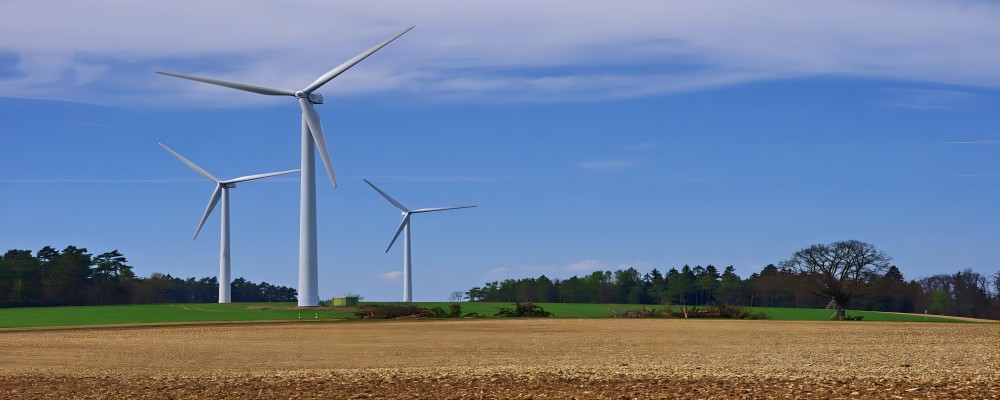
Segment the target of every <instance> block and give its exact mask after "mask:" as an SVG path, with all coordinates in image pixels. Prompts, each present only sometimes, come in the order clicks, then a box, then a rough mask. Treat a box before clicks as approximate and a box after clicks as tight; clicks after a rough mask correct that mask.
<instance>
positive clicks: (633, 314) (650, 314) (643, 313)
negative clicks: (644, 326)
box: [611, 307, 673, 318]
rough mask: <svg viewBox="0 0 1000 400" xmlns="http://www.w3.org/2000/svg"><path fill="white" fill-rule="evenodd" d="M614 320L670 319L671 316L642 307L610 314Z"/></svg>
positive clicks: (662, 311)
mask: <svg viewBox="0 0 1000 400" xmlns="http://www.w3.org/2000/svg"><path fill="white" fill-rule="evenodd" d="M611 316H612V317H614V318H670V317H672V316H673V315H672V314H671V313H669V312H666V311H664V310H657V309H654V308H648V307H642V308H636V309H632V310H625V311H619V312H615V313H612V314H611Z"/></svg>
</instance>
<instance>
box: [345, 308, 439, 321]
mask: <svg viewBox="0 0 1000 400" xmlns="http://www.w3.org/2000/svg"><path fill="white" fill-rule="evenodd" d="M439 309H440V308H439ZM441 312H442V313H443V312H444V310H441ZM430 313H431V310H428V309H426V308H422V307H416V306H400V305H384V304H372V305H365V306H361V308H359V309H358V311H356V312H355V313H354V315H357V316H358V317H359V318H361V319H389V318H402V317H407V318H419V317H423V316H426V315H428V314H430Z"/></svg>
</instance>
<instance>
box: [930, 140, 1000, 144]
mask: <svg viewBox="0 0 1000 400" xmlns="http://www.w3.org/2000/svg"><path fill="white" fill-rule="evenodd" d="M938 143H939V144H1000V140H970V141H964V142H962V141H959V142H938Z"/></svg>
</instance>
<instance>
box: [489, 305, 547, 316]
mask: <svg viewBox="0 0 1000 400" xmlns="http://www.w3.org/2000/svg"><path fill="white" fill-rule="evenodd" d="M495 315H496V316H497V317H505V318H509V317H530V318H545V317H551V316H552V313H550V312H548V311H545V310H544V309H542V307H539V306H536V305H535V304H534V303H517V304H515V305H514V309H513V310H511V309H509V308H507V307H501V308H500V311H498V312H497V313H496V314H495Z"/></svg>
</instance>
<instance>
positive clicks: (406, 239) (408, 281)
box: [364, 179, 475, 303]
mask: <svg viewBox="0 0 1000 400" xmlns="http://www.w3.org/2000/svg"><path fill="white" fill-rule="evenodd" d="M364 181H365V183H367V184H368V186H371V187H372V189H375V191H376V192H378V193H379V194H381V195H382V197H385V199H386V200H389V202H390V203H392V205H394V206H396V208H398V209H400V210H402V211H403V221H402V222H400V223H399V228H396V234H395V235H393V236H392V240H391V241H390V242H389V247H386V249H385V252H386V253H388V252H389V249H391V248H392V245H393V243H396V238H398V237H399V233H400V232H403V231H405V232H406V233H405V234H403V301H404V302H407V303H409V302H412V301H413V274H412V271H411V270H410V266H411V265H412V264H411V263H410V214H420V213H425V212H432V211H445V210H457V209H460V208H470V207H475V206H458V207H443V208H421V209H419V210H410V209H407V208H406V207H405V206H403V205H402V204H399V202H398V201H396V200H394V199H393V198H392V197H389V195H387V194H385V192H383V191H382V190H381V189H379V188H377V187H375V185H373V184H372V183H371V182H368V180H367V179H365V180H364Z"/></svg>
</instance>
